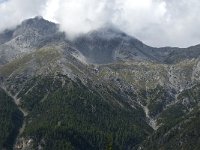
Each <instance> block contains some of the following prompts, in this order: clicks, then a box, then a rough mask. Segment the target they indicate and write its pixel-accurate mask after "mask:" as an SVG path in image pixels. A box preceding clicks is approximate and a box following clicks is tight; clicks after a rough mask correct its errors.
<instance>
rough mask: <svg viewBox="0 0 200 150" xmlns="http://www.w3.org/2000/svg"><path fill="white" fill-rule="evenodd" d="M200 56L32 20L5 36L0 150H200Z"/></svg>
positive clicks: (0, 61) (0, 58)
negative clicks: (72, 33) (73, 34)
mask: <svg viewBox="0 0 200 150" xmlns="http://www.w3.org/2000/svg"><path fill="white" fill-rule="evenodd" d="M199 56H200V46H199V45H197V46H193V47H189V48H171V47H164V48H154V47H150V46H147V45H146V44H144V43H142V42H141V41H139V40H138V39H136V38H134V37H131V36H129V35H127V34H125V33H123V32H122V31H120V30H119V29H116V28H114V27H104V28H100V29H97V30H95V31H91V32H89V33H86V34H81V35H79V36H78V37H77V38H75V39H73V40H71V39H68V38H67V36H65V33H63V32H60V31H59V25H58V24H55V23H52V22H49V21H47V20H44V19H43V18H41V17H36V18H31V19H28V20H25V21H23V22H22V23H21V24H20V25H18V26H17V27H16V28H15V29H12V30H6V31H4V32H3V33H1V34H0V85H1V89H0V95H1V97H0V104H1V105H4V106H5V107H4V108H3V109H2V110H0V112H2V113H1V114H0V117H1V121H0V133H3V134H1V135H0V148H4V149H12V148H14V149H48V150H49V149H80V150H84V149H116V150H117V149H123V150H124V149H127V150H129V149H133V150H134V149H148V150H149V149H154V150H156V149H158V150H159V149H174V148H176V149H199V147H200V142H199V140H198V138H199V134H200V132H199V129H198V126H199V120H198V116H199V112H200V109H199V108H200V107H199V106H200V100H199V92H200V91H199V90H200V88H199V87H200V86H199V85H200V84H199V81H200V78H199V76H200V59H199Z"/></svg>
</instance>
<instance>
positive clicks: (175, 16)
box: [0, 0, 200, 47]
mask: <svg viewBox="0 0 200 150" xmlns="http://www.w3.org/2000/svg"><path fill="white" fill-rule="evenodd" d="M199 8H200V1H199V0H42V1H41V0H32V1H28V0H8V1H6V2H3V3H0V20H1V23H0V30H1V31H2V30H3V29H5V28H7V27H14V26H15V25H17V24H19V23H20V22H21V21H22V20H24V19H26V18H29V17H33V16H36V15H42V16H44V18H46V19H48V20H51V21H54V22H58V23H60V25H61V30H64V31H66V33H67V34H68V35H69V36H71V37H74V36H76V35H78V34H80V33H86V32H88V31H91V30H94V29H97V28H99V27H102V26H104V25H107V24H112V25H115V26H116V27H118V28H120V29H121V30H123V31H124V32H126V33H128V34H130V35H132V36H134V37H136V38H138V39H140V40H142V41H143V42H145V43H147V44H149V45H152V46H180V47H186V46H190V45H194V44H199V43H200V30H199V26H200V17H199V13H200V9H199Z"/></svg>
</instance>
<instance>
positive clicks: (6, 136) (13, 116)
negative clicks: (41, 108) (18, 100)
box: [0, 89, 23, 150]
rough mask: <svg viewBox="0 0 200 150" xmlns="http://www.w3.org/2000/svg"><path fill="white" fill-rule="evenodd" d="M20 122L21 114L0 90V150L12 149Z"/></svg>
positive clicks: (10, 99) (9, 98) (21, 119)
mask: <svg viewBox="0 0 200 150" xmlns="http://www.w3.org/2000/svg"><path fill="white" fill-rule="evenodd" d="M22 121H23V114H22V113H21V112H20V111H19V110H18V109H17V106H16V105H15V104H14V102H13V100H12V98H11V97H9V96H8V95H7V94H6V93H5V92H4V91H3V90H2V89H0V149H2V148H7V149H8V150H9V149H12V146H13V144H14V142H15V139H16V136H17V134H18V132H19V128H20V127H21V125H22Z"/></svg>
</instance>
